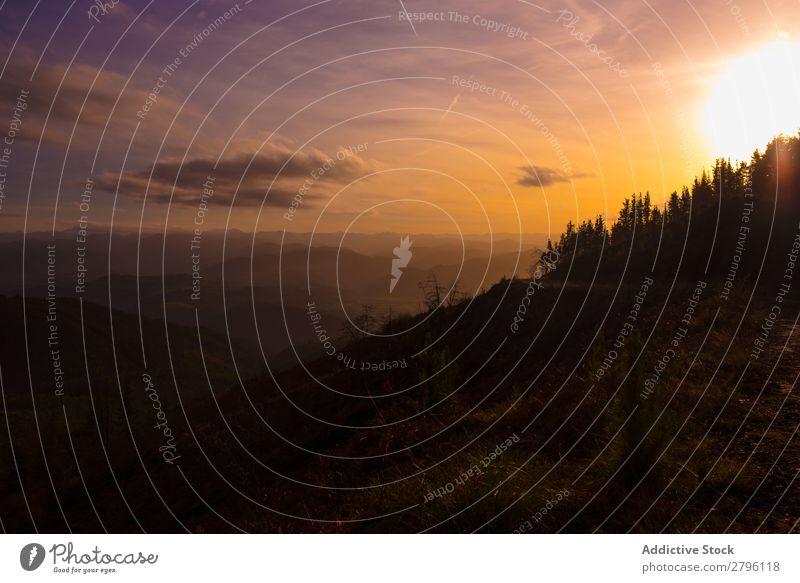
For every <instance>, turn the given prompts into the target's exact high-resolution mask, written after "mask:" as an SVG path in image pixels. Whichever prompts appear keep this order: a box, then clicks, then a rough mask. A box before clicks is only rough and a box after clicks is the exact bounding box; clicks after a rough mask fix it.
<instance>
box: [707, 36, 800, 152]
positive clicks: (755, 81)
mask: <svg viewBox="0 0 800 583" xmlns="http://www.w3.org/2000/svg"><path fill="white" fill-rule="evenodd" d="M799 103H800V44H798V43H796V42H791V41H789V40H787V39H781V40H778V41H776V42H774V43H772V44H769V45H767V46H765V47H763V48H761V49H760V50H757V51H756V52H753V53H750V54H748V55H746V56H744V57H742V58H740V59H738V60H736V61H733V62H732V63H730V64H729V66H728V67H727V69H726V70H725V72H724V73H723V74H722V76H721V77H720V79H719V80H718V81H717V85H716V87H715V88H714V90H713V92H712V93H711V96H710V98H709V100H708V102H707V103H706V107H705V115H704V121H705V125H706V131H707V134H708V137H709V140H710V141H711V144H712V146H713V153H714V155H715V156H719V157H725V158H728V157H730V158H733V159H737V160H749V159H750V156H751V155H752V154H753V151H754V150H756V149H757V148H763V147H764V146H765V145H766V144H767V142H769V141H770V140H771V139H772V138H773V137H774V136H776V135H778V134H781V133H782V134H787V135H794V134H796V133H797V131H798V129H800V107H798V104H799Z"/></svg>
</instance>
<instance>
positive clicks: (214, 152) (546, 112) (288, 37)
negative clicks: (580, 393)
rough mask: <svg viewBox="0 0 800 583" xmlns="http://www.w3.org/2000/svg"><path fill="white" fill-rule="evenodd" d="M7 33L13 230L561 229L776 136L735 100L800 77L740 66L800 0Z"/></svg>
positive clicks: (96, 16)
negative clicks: (761, 137)
mask: <svg viewBox="0 0 800 583" xmlns="http://www.w3.org/2000/svg"><path fill="white" fill-rule="evenodd" d="M0 31H1V33H0V34H1V35H2V36H1V37H0V63H2V64H1V65H0V66H2V69H0V78H1V79H2V81H1V82H0V104H2V111H0V139H3V144H2V145H1V146H0V155H2V156H4V158H3V157H0V173H2V175H0V181H3V182H2V183H0V184H2V190H0V201H1V203H2V205H1V206H0V228H2V230H3V231H5V232H8V231H22V230H25V231H27V232H33V231H46V232H51V231H62V230H75V229H77V228H78V225H79V224H83V225H88V228H89V229H90V230H107V229H108V228H113V229H115V230H118V231H131V230H138V229H142V230H145V231H155V232H160V231H165V230H192V229H199V230H210V229H220V228H235V229H240V230H243V231H248V232H249V231H282V230H284V229H285V230H288V231H298V232H307V231H324V232H333V231H337V232H338V231H345V232H348V231H353V232H361V233H369V232H384V231H394V232H402V233H406V232H409V233H413V232H416V233H422V232H425V233H443V234H458V233H487V232H492V233H501V232H502V233H547V234H552V235H553V236H554V237H557V236H558V233H560V232H561V231H562V230H563V227H564V224H565V223H566V222H567V221H569V220H572V221H578V220H582V219H585V218H589V217H593V216H595V215H597V214H602V215H605V216H606V217H607V218H609V219H613V218H614V216H615V214H616V211H617V209H618V208H619V205H620V202H621V200H622V198H623V197H625V196H629V195H630V194H631V193H633V192H645V191H649V192H650V194H651V197H652V199H653V200H654V201H656V202H661V201H663V200H665V199H666V198H667V197H668V196H669V193H670V192H671V191H673V190H676V189H680V187H681V186H682V185H684V184H687V183H689V182H690V181H691V179H692V178H693V177H694V176H695V175H697V174H698V173H700V172H701V171H702V170H703V169H704V168H708V167H709V166H710V165H711V164H712V163H713V160H714V157H715V156H717V155H723V156H733V157H737V156H743V157H746V156H747V153H748V152H751V151H752V150H753V149H755V148H756V147H763V146H764V144H762V143H750V141H752V140H751V139H750V138H749V137H748V139H741V137H740V136H741V135H742V132H740V131H738V128H739V124H745V125H746V124H747V123H749V122H748V121H747V120H748V119H749V113H748V112H747V111H744V112H742V111H741V109H740V110H731V111H733V113H735V114H736V115H732V113H731V112H730V111H728V110H727V109H726V107H727V103H728V101H727V100H728V99H729V96H730V94H731V93H732V92H733V93H736V92H737V91H738V89H737V87H739V83H741V87H742V88H749V89H747V91H749V92H750V93H752V92H754V91H766V90H768V89H769V88H770V86H771V85H770V84H771V83H772V82H773V81H775V82H777V79H776V77H781V78H783V77H784V76H783V75H780V72H782V70H783V69H784V68H785V69H786V71H787V75H788V77H786V78H788V79H794V80H796V79H797V74H798V73H797V68H798V65H797V61H794V62H791V60H787V62H786V63H784V64H780V65H778V74H775V75H773V76H772V77H770V78H769V79H763V78H762V79H753V78H748V77H747V76H746V75H745V74H744V73H745V72H746V71H755V73H754V74H755V75H759V71H760V69H761V67H759V66H758V64H756V65H755V67H750V68H749V69H742V68H737V63H742V62H745V61H746V60H747V58H748V56H750V55H754V54H761V52H763V51H764V50H765V48H769V47H774V46H775V43H784V44H788V45H791V46H795V45H794V44H793V43H795V41H798V42H800V2H798V1H797V0H794V1H788V0H763V1H756V0H752V1H750V0H713V1H712V0H708V1H699V2H683V1H675V2H671V1H670V2H664V1H662V2H654V1H652V0H648V1H637V0H625V1H622V0H614V1H607V2H602V3H600V2H574V1H571V0H570V1H559V2H537V3H533V2H529V1H527V0H503V1H498V2H476V1H458V2H456V1H443V2H442V1H438V2H433V1H430V0H402V2H401V1H400V0H377V1H374V0H373V1H361V0H327V1H326V0H321V1H316V2H314V1H310V2H306V1H288V0H277V1H276V0H269V1H264V0H251V1H250V2H249V3H248V2H246V1H245V0H241V1H239V2H238V3H237V2H231V1H220V0H197V1H194V2H192V1H170V2H157V1H156V2H144V1H136V2H134V1H132V0H126V1H119V2H116V3H114V2H112V1H108V2H106V4H105V5H102V3H101V2H99V1H98V2H97V3H94V2H90V1H88V0H75V1H73V2H71V3H70V1H69V0H61V1H48V0H39V1H33V0H24V1H23V0H5V1H0ZM770 54H771V55H775V54H778V55H779V56H780V55H792V54H794V53H791V52H783V53H781V52H778V53H775V52H774V51H773V52H772V53H770ZM787 59H790V57H787ZM774 61H775V59H773V60H772V61H771V62H774ZM778 61H780V59H778ZM726 80H727V81H726ZM726 83H727V84H726ZM730 87H732V89H729V88H730ZM742 90H743V91H744V89H742ZM748 95H749V94H748ZM797 95H800V93H798V94H797ZM790 101H791V100H790ZM737 103H739V104H740V105H741V103H742V101H741V100H739V101H737ZM795 103H796V101H795ZM744 109H745V110H746V109H747V108H746V107H745V108H744ZM765 109H769V108H765ZM773 109H774V108H773ZM715 112H716V113H715ZM720 113H724V115H719V114H720ZM773 113H775V111H773ZM782 113H783V112H782V110H780V109H778V110H777V114H776V115H778V116H781V115H782ZM715 116H716V117H715ZM720 120H721V121H720ZM765 123H766V122H765ZM765 123H764V124H761V127H766V125H765ZM715 124H716V126H715ZM799 125H800V124H799ZM769 127H770V128H771V127H772V126H769ZM731 129H732V130H733V131H734V132H736V136H739V137H738V138H737V137H734V138H731V137H730V136H729V135H728V134H723V133H720V132H722V130H726V131H731ZM742 131H744V130H742ZM754 136H755V134H754ZM753 139H755V137H754V138H753ZM9 140H10V142H11V143H9ZM737 140H738V141H737ZM3 148H5V149H3Z"/></svg>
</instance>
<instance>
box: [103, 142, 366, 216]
mask: <svg viewBox="0 0 800 583" xmlns="http://www.w3.org/2000/svg"><path fill="white" fill-rule="evenodd" d="M214 163H215V160H214V159H213V158H211V157H197V158H192V159H189V160H187V161H185V162H183V163H181V162H180V161H179V160H174V161H164V162H158V163H156V165H155V166H154V167H153V169H152V176H151V171H150V170H149V169H147V170H139V171H136V172H132V173H128V174H123V176H122V177H121V178H120V177H119V176H118V175H117V174H115V173H113V172H106V173H103V174H101V175H99V176H98V177H97V180H96V181H95V188H96V189H97V190H102V191H105V192H116V189H117V183H118V182H119V193H120V194H122V195H124V196H130V197H134V198H144V197H145V195H146V196H147V198H148V200H151V201H155V202H162V203H166V202H169V201H170V199H171V201H172V203H175V204H187V205H196V204H198V202H199V200H200V194H201V192H202V189H203V184H204V183H205V182H206V181H207V180H208V178H209V177H213V184H214V195H213V198H211V199H210V201H209V202H211V203H215V204H230V202H231V201H232V200H233V197H234V193H235V196H236V201H237V203H238V204H241V205H245V206H257V205H259V204H261V202H262V201H263V202H264V204H266V205H268V206H286V205H287V204H289V202H290V201H291V199H292V197H294V195H295V194H296V193H297V192H298V190H299V188H300V187H303V186H304V185H308V188H305V190H306V192H304V195H303V198H304V201H305V202H312V201H317V200H320V199H323V198H325V197H324V196H323V195H321V194H318V193H312V192H311V191H312V190H314V188H315V186H317V185H318V183H323V184H330V183H340V184H341V183H346V182H349V181H351V180H353V179H355V178H358V177H360V176H363V175H364V174H366V173H369V172H372V171H373V170H374V169H375V168H376V164H375V163H374V162H373V161H371V160H366V159H364V158H362V157H360V156H358V155H357V154H355V153H352V152H350V151H348V150H346V149H344V148H340V149H339V150H338V151H337V152H336V153H334V154H332V155H328V154H326V153H324V152H322V151H321V150H318V149H316V148H308V149H306V150H303V151H299V152H295V151H294V150H293V149H291V148H289V147H288V146H286V145H282V144H267V145H266V146H264V147H263V148H262V149H261V151H260V152H259V153H258V154H257V155H255V156H253V155H252V154H245V153H236V154H233V155H232V156H230V157H228V158H223V159H222V160H220V161H219V163H218V164H217V165H216V168H215V167H214ZM273 180H275V183H274V184H273ZM298 181H299V182H298ZM292 182H293V183H294V184H295V185H296V188H290V187H288V186H287V183H292ZM271 184H272V188H270V185H271ZM173 185H174V187H173ZM268 189H269V192H268Z"/></svg>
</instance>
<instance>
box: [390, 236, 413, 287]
mask: <svg viewBox="0 0 800 583" xmlns="http://www.w3.org/2000/svg"><path fill="white" fill-rule="evenodd" d="M413 243H414V241H411V240H409V235H406V236H405V237H403V238H401V239H400V246H399V247H395V248H394V251H393V252H394V257H393V258H392V279H391V281H390V282H389V293H392V292H393V291H394V286H396V285H397V282H398V281H400V277H402V275H403V269H404V268H405V267H408V262H409V261H411V256H412V255H413V254H412V253H411V245H412V244H413Z"/></svg>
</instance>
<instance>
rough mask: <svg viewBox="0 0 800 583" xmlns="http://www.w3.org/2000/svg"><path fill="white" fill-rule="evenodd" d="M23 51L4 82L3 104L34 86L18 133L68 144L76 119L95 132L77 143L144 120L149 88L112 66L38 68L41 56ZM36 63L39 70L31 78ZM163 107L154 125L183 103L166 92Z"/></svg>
mask: <svg viewBox="0 0 800 583" xmlns="http://www.w3.org/2000/svg"><path fill="white" fill-rule="evenodd" d="M19 51H20V55H19V56H17V57H16V58H14V59H13V60H12V61H11V62H10V63H9V66H8V68H7V69H6V72H5V75H4V76H3V83H2V84H0V103H3V104H12V103H14V102H15V101H16V98H17V95H18V94H19V92H20V90H21V89H27V90H28V91H29V95H28V99H27V103H28V109H27V111H26V113H25V119H24V124H23V131H22V132H21V133H20V135H19V136H18V139H20V140H21V141H25V142H29V143H30V142H33V143H36V142H38V141H39V139H40V138H41V140H42V142H43V143H45V144H56V145H61V146H64V145H66V144H68V143H70V135H71V133H72V128H73V126H76V124H77V126H76V127H77V132H79V133H81V132H86V131H89V132H91V137H88V136H87V135H85V134H82V135H81V138H82V139H73V140H72V142H71V144H70V147H72V148H79V147H83V146H88V147H91V146H93V145H96V143H97V142H96V140H97V139H99V132H100V131H101V130H102V129H103V128H106V126H108V128H107V130H106V133H107V134H109V135H112V136H118V135H125V136H129V135H130V134H131V132H132V130H133V128H134V126H135V125H136V123H137V121H138V119H137V117H136V112H137V110H139V109H140V108H141V107H142V104H144V102H145V100H146V99H147V95H148V91H149V90H148V89H141V88H137V87H133V86H132V85H131V84H130V83H128V77H127V76H125V75H122V74H120V73H116V72H114V71H111V70H108V69H104V70H102V71H99V70H98V69H97V68H96V67H94V66H93V65H89V64H83V63H73V64H72V65H71V66H68V65H66V64H62V63H47V62H44V61H42V62H41V63H39V66H38V68H36V63H37V59H36V58H35V56H34V55H33V54H32V53H31V51H30V49H29V48H28V47H24V46H22V47H20V48H19ZM34 69H35V71H36V74H35V76H34V77H33V79H31V74H32V73H33V71H34ZM126 83H127V84H128V85H127V87H126ZM123 88H124V91H123ZM157 109H158V110H159V112H160V115H161V117H157V116H158V115H159V113H154V114H153V116H152V117H153V118H154V119H153V121H152V124H153V125H157V124H158V123H159V121H160V120H161V121H163V120H168V119H171V117H172V116H173V115H174V112H175V111H176V110H177V109H178V105H177V103H176V102H174V101H173V100H171V99H169V98H168V97H166V96H165V95H160V96H159V101H158V108H157ZM109 118H111V119H109ZM45 122H46V124H47V125H46V126H45Z"/></svg>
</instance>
